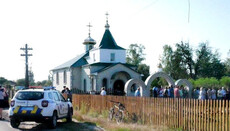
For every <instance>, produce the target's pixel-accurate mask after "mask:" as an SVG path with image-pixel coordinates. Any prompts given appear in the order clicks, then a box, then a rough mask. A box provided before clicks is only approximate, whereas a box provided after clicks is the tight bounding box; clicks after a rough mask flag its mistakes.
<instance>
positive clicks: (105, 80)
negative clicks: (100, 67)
mask: <svg viewBox="0 0 230 131" xmlns="http://www.w3.org/2000/svg"><path fill="white" fill-rule="evenodd" d="M102 87H105V90H107V79H106V78H104V79H103V80H102Z"/></svg>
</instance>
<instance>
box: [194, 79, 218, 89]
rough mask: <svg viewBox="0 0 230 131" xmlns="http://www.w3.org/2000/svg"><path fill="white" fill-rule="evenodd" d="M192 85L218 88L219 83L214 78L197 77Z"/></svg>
mask: <svg viewBox="0 0 230 131" xmlns="http://www.w3.org/2000/svg"><path fill="white" fill-rule="evenodd" d="M194 87H204V88H212V87H215V88H219V87H220V84H219V81H218V80H217V79H216V78H214V77H211V78H199V79H197V80H196V81H195V82H194Z"/></svg>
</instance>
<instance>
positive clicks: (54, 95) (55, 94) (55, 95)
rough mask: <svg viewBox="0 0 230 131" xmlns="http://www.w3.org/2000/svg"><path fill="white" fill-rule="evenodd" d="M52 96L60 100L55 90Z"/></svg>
mask: <svg viewBox="0 0 230 131" xmlns="http://www.w3.org/2000/svg"><path fill="white" fill-rule="evenodd" d="M53 97H54V100H55V101H60V99H59V97H58V93H57V92H53Z"/></svg>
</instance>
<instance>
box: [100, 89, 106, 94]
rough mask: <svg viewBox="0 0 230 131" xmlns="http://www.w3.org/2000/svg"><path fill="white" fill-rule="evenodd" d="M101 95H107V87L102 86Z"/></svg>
mask: <svg viewBox="0 0 230 131" xmlns="http://www.w3.org/2000/svg"><path fill="white" fill-rule="evenodd" d="M101 95H102V96H105V95H106V91H105V87H102V88H101Z"/></svg>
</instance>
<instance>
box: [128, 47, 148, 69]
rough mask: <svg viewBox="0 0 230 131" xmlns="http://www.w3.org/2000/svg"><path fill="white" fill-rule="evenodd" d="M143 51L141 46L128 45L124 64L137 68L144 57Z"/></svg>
mask: <svg viewBox="0 0 230 131" xmlns="http://www.w3.org/2000/svg"><path fill="white" fill-rule="evenodd" d="M144 49H145V47H144V46H143V45H141V44H139V45H138V44H131V45H129V49H128V50H127V56H126V62H127V63H128V64H131V65H135V66H138V65H139V64H141V62H142V61H143V60H145V57H144V55H145V54H144Z"/></svg>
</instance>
